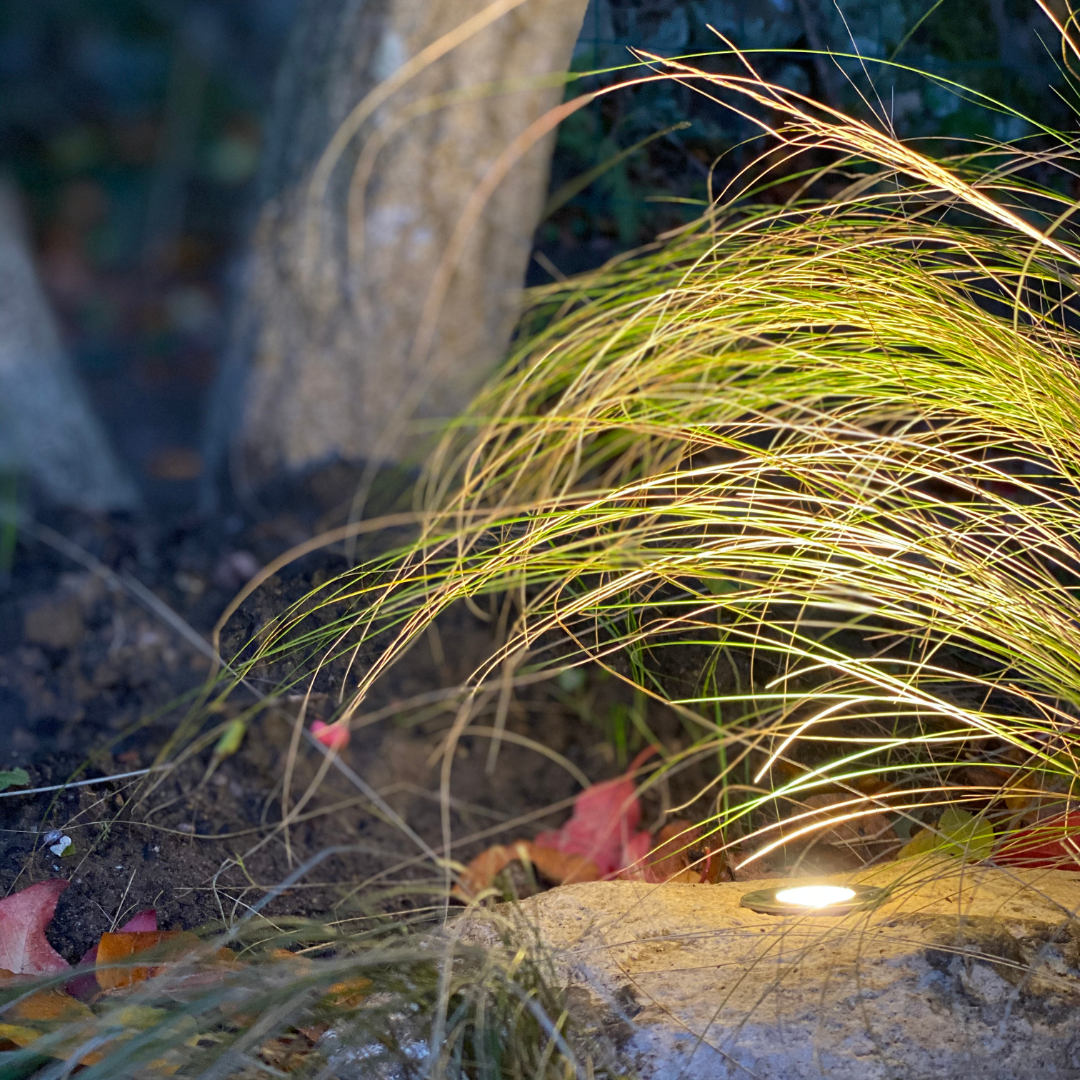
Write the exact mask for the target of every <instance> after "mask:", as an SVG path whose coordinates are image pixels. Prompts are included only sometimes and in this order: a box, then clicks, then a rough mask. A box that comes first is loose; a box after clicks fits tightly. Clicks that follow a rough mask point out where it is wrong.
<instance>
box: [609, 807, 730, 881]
mask: <svg viewBox="0 0 1080 1080" xmlns="http://www.w3.org/2000/svg"><path fill="white" fill-rule="evenodd" d="M625 876H628V877H629V876H633V877H637V878H640V879H643V880H645V881H651V882H655V883H659V882H670V881H674V882H679V883H682V884H688V885H697V884H700V883H702V882H710V883H711V884H714V885H715V884H716V883H717V882H719V881H731V880H733V875H732V874H731V871H730V869H729V867H728V865H727V860H726V859H725V858H724V855H723V853H722V852H719V851H713V850H711V848H710V847H709V843H708V839H706V840H704V841H703V840H702V839H701V829H700V828H699V827H698V826H697V825H693V824H691V823H690V822H689V821H680V820H678V819H676V820H674V821H669V822H668V823H667V824H666V825H665V826H664V827H663V828H662V829H661V830H660V831H659V832H658V833H657V834H656V839H655V841H654V842H653V846H652V850H651V851H650V852H649V854H648V855H647V856H646V857H645V859H643V860H642V864H641V865H639V866H638V867H636V868H634V869H632V870H631V871H630V872H629V873H628V874H627V875H625Z"/></svg>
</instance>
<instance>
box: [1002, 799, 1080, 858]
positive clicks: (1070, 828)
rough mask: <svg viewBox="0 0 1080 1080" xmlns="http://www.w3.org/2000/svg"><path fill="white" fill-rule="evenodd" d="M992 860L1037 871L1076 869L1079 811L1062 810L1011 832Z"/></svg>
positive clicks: (1079, 831)
mask: <svg viewBox="0 0 1080 1080" xmlns="http://www.w3.org/2000/svg"><path fill="white" fill-rule="evenodd" d="M994 861H995V862H996V863H998V864H999V865H1001V866H1019V867H1028V868H1030V869H1038V870H1046V869H1051V870H1080V810H1066V811H1065V812H1064V813H1063V814H1058V815H1057V816H1055V817H1052V818H1046V819H1045V820H1043V821H1040V822H1038V823H1037V824H1035V825H1030V826H1028V827H1027V828H1025V829H1019V830H1017V831H1016V832H1013V833H1011V834H1010V835H1009V836H1008V837H1007V838H1006V839H1005V840H1004V842H1003V843H1002V844H1001V846H1000V847H999V848H998V850H997V851H996V852H995V853H994Z"/></svg>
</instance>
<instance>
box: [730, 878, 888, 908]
mask: <svg viewBox="0 0 1080 1080" xmlns="http://www.w3.org/2000/svg"><path fill="white" fill-rule="evenodd" d="M884 898H885V890H884V889H878V888H875V887H874V886H872V885H783V886H781V887H780V888H777V889H758V890H757V891H756V892H750V893H747V894H746V895H745V896H744V897H743V898H742V899H741V900H740V901H739V904H740V905H741V906H742V907H745V908H749V909H750V910H751V911H757V912H760V913H761V914H762V915H846V914H847V913H848V912H849V911H860V910H862V909H863V908H872V907H876V906H877V905H878V904H879V903H881V901H882V900H883V899H884Z"/></svg>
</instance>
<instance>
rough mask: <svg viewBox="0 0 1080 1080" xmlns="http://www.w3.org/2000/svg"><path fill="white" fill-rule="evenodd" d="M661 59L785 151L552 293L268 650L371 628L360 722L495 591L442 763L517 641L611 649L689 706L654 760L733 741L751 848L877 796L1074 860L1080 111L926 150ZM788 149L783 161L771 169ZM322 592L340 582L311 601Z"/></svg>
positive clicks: (866, 808) (555, 660)
mask: <svg viewBox="0 0 1080 1080" xmlns="http://www.w3.org/2000/svg"><path fill="white" fill-rule="evenodd" d="M644 59H646V60H648V61H649V62H650V63H653V64H654V65H655V66H657V67H660V66H661V65H663V67H664V70H666V71H668V72H669V73H670V74H672V76H673V77H676V78H678V79H680V80H683V81H685V82H687V83H688V84H690V85H693V86H695V87H697V88H699V89H701V90H702V91H703V92H705V93H707V94H710V95H712V96H714V97H716V98H717V100H718V101H721V102H723V103H724V104H727V105H729V106H730V107H732V108H735V109H738V110H739V111H740V112H742V113H743V114H744V115H747V116H754V117H756V118H757V122H758V123H759V124H760V125H761V126H762V128H763V129H765V130H766V132H767V134H769V135H770V137H771V138H772V139H773V141H774V142H775V143H778V144H779V147H780V150H779V151H777V150H776V149H775V147H773V148H772V152H771V153H770V155H769V157H768V158H767V159H763V161H764V162H766V163H767V164H763V166H762V170H761V171H760V172H759V173H757V174H753V175H751V174H749V173H748V174H744V175H743V176H741V177H740V178H739V179H738V184H739V191H740V192H742V194H738V193H735V191H734V186H733V187H732V188H731V189H729V190H728V191H725V192H724V193H722V194H721V195H720V196H719V197H718V198H716V199H715V200H714V201H713V202H712V203H711V204H710V206H709V207H708V210H707V212H706V213H705V214H704V216H703V217H702V218H701V219H700V220H699V221H697V222H696V223H695V224H694V225H692V226H690V227H687V228H685V229H683V230H680V231H678V232H677V234H675V235H672V236H669V237H667V238H665V239H663V240H662V241H661V242H658V243H657V244H655V245H653V246H652V247H651V248H649V249H647V250H645V251H643V252H639V253H637V254H635V255H633V256H631V257H626V258H623V259H621V260H617V261H616V262H614V263H612V264H610V265H609V266H607V267H605V268H603V269H601V270H600V271H598V272H595V273H592V274H588V275H585V276H583V277H579V278H576V279H572V280H570V281H567V282H564V283H558V284H555V285H552V286H550V287H547V288H543V289H539V290H537V291H535V292H534V293H533V294H532V297H531V308H530V310H529V312H528V313H527V315H526V318H525V320H524V322H523V331H522V333H521V335H520V337H519V341H518V345H517V348H516V350H515V352H514V354H513V355H512V356H511V357H510V358H509V360H508V362H507V364H506V365H505V367H504V368H503V370H502V372H501V373H500V374H499V376H498V377H497V378H496V379H495V380H494V381H493V382H492V383H491V384H490V386H489V387H488V388H487V390H486V391H485V392H484V393H483V394H481V396H480V397H479V398H478V399H477V401H476V402H475V404H474V406H473V408H472V410H471V412H470V413H469V414H468V415H467V416H466V417H464V418H463V419H462V420H461V421H460V422H459V423H457V424H456V425H455V427H454V428H453V430H451V431H450V432H449V433H448V435H447V436H446V438H445V439H444V441H443V443H442V445H441V447H440V448H439V450H438V452H437V453H436V455H435V456H434V458H433V460H432V462H431V465H430V467H429V470H428V472H427V474H426V477H425V481H424V484H423V485H422V489H421V499H422V508H423V520H424V527H423V531H422V535H421V536H420V538H419V539H418V540H417V541H416V542H415V544H413V545H411V546H408V547H407V548H405V549H404V550H400V551H397V552H395V553H394V554H392V555H390V556H386V557H383V558H382V559H380V560H377V561H374V562H371V563H369V564H368V565H366V566H363V567H361V568H360V569H359V570H358V571H356V572H354V573H351V574H347V575H345V576H344V577H342V578H339V579H337V580H336V581H335V582H334V583H332V584H330V585H328V586H324V587H323V589H322V590H321V591H320V592H319V593H318V594H316V595H315V596H314V597H309V598H308V599H307V601H305V603H304V604H302V605H297V606H295V607H293V608H291V609H290V610H288V611H286V612H284V613H283V614H282V615H281V616H280V618H279V619H278V620H277V622H276V623H275V624H273V625H271V626H270V627H267V628H265V629H264V632H263V637H262V638H261V648H260V652H259V657H258V658H259V659H260V660H266V659H268V658H274V657H280V656H283V655H286V654H290V655H292V656H294V657H295V656H300V657H301V658H302V659H303V664H304V665H305V666H304V670H306V671H308V672H309V673H310V670H311V663H312V662H313V661H314V662H315V666H316V667H318V665H319V663H322V662H323V661H325V660H326V659H328V658H330V657H333V656H341V655H354V654H353V653H352V652H351V651H352V650H355V649H356V648H357V646H358V644H359V643H361V642H365V641H371V640H372V639H374V638H375V637H376V635H383V636H380V637H379V640H380V641H381V642H383V643H385V644H384V645H382V646H380V651H379V653H378V656H377V659H376V660H375V662H374V663H373V664H371V665H370V666H369V667H368V668H367V669H366V670H363V671H358V670H356V669H355V668H354V669H353V671H352V676H351V677H352V680H353V681H352V684H351V685H350V686H349V687H348V688H347V691H346V692H343V694H342V696H341V699H340V708H339V711H338V713H337V714H336V722H337V723H338V724H340V725H342V726H345V725H348V724H349V723H350V721H352V720H353V719H355V718H356V717H357V715H358V714H359V710H360V708H361V703H362V702H363V701H364V698H365V696H366V695H367V693H368V692H369V690H370V689H371V688H372V687H373V686H374V685H375V683H376V682H377V680H378V679H379V678H380V677H381V676H382V675H383V674H384V673H385V672H386V671H387V670H388V669H389V668H390V667H391V666H392V665H393V664H395V663H396V662H397V661H398V660H399V659H400V658H401V657H402V656H403V655H404V653H405V651H406V650H407V649H408V648H409V646H410V645H411V644H412V643H413V642H414V641H415V640H416V639H417V637H418V635H420V634H421V633H422V632H423V631H424V630H425V628H426V627H427V626H428V625H429V624H430V623H431V622H432V621H433V620H434V619H435V618H436V617H437V616H438V615H439V614H440V613H441V612H443V611H444V610H446V608H447V607H448V606H449V605H451V604H454V603H456V602H459V601H464V602H467V603H475V601H476V599H477V598H478V597H481V596H491V595H493V594H497V595H500V596H504V597H509V598H510V601H511V602H512V604H513V605H514V607H513V611H514V617H513V618H511V619H510V620H509V623H508V630H507V634H506V637H505V642H504V644H503V645H502V647H501V648H500V649H499V650H498V651H497V652H496V653H495V654H493V655H492V656H491V657H490V658H489V660H488V661H487V662H486V663H485V664H484V665H482V666H481V667H479V668H478V669H477V670H476V672H475V673H474V675H473V677H472V679H471V680H470V683H469V684H468V686H466V687H464V688H463V692H462V698H461V706H460V708H459V709H458V712H457V715H456V720H455V722H454V724H453V727H452V728H451V730H450V732H449V734H448V736H447V738H446V740H445V742H444V746H443V749H444V758H443V760H444V769H443V779H444V781H448V779H449V776H450V768H451V763H452V760H453V750H454V746H455V745H456V743H457V741H458V739H459V738H460V737H461V736H462V735H463V734H464V733H465V732H467V730H468V728H469V725H470V724H471V723H472V722H473V720H474V719H475V717H476V716H477V714H478V711H479V708H480V704H481V703H482V704H484V706H485V707H487V708H490V709H494V710H495V711H496V723H495V727H496V729H498V727H499V725H500V724H501V723H504V722H505V708H502V709H501V715H500V712H499V710H500V708H501V707H500V706H499V705H498V701H499V700H500V695H499V691H498V686H499V685H505V683H506V679H507V673H508V672H510V673H514V674H516V675H517V676H521V677H528V678H535V677H538V676H539V675H542V674H543V673H544V672H550V673H551V674H555V673H556V672H558V671H564V670H566V669H567V668H569V667H573V666H576V665H585V664H589V663H597V664H600V665H603V666H605V667H608V668H609V669H610V670H612V671H614V672H615V673H616V674H617V675H618V676H619V677H620V678H622V679H624V680H626V681H628V682H630V683H631V684H633V685H634V687H635V688H636V689H637V691H638V692H639V693H643V694H645V695H647V696H648V697H649V698H651V699H653V700H654V701H656V702H658V703H660V704H662V705H664V706H667V707H670V708H671V709H672V710H674V711H675V712H676V713H677V714H678V715H679V716H680V717H681V718H682V720H683V722H684V724H685V725H686V727H687V730H689V731H691V732H692V733H693V740H692V744H691V745H690V746H689V748H687V747H686V746H683V748H682V749H681V750H679V751H678V752H677V753H674V752H673V753H669V754H668V755H667V756H666V757H665V758H664V759H663V760H662V761H661V764H660V767H659V769H658V770H657V772H656V773H655V774H654V779H655V778H658V777H660V776H662V775H663V774H664V773H665V772H671V771H672V770H675V769H678V768H681V767H682V766H683V765H684V764H685V763H686V762H687V761H688V760H689V759H691V758H694V759H697V760H698V761H699V762H700V761H708V762H711V763H714V777H713V779H712V781H711V783H710V785H709V788H708V790H709V792H710V793H711V794H713V795H715V801H714V804H713V807H714V809H713V812H712V814H711V816H710V817H709V820H708V823H707V824H708V827H709V828H710V829H711V830H712V832H713V835H714V839H715V841H716V842H717V843H718V844H720V845H721V846H731V845H733V844H734V843H735V841H736V839H738V841H739V847H738V851H737V856H738V859H739V860H740V863H739V865H741V866H742V867H744V868H745V867H747V866H748V865H750V864H751V863H753V862H754V861H756V860H760V859H761V858H763V857H764V856H766V855H768V854H769V852H770V851H771V850H772V849H773V848H774V847H777V846H780V845H783V844H786V843H789V842H790V841H791V838H792V833H793V830H794V832H795V833H796V834H798V835H800V836H802V835H809V834H812V833H814V832H815V831H818V832H820V831H821V830H825V829H836V828H837V827H839V826H841V825H844V824H845V823H847V824H849V825H850V824H851V823H857V822H858V821H860V820H862V819H869V818H871V817H872V818H873V819H874V820H875V821H876V820H880V815H882V814H885V815H887V816H888V820H889V821H890V822H892V823H894V824H895V825H896V826H897V831H898V832H900V833H901V835H902V836H905V837H906V836H907V835H909V834H910V833H911V832H916V833H917V832H918V831H919V830H925V832H924V833H923V834H922V837H921V840H920V842H919V843H917V844H916V845H915V847H914V848H913V849H912V850H913V851H923V852H926V851H930V850H933V849H934V848H935V846H936V847H937V848H938V849H940V850H943V851H951V852H953V853H954V854H955V853H956V852H957V851H961V850H963V851H968V853H969V854H974V855H977V856H978V857H980V858H981V857H984V856H986V855H988V854H991V853H992V852H993V851H1000V850H1001V845H1002V844H1003V843H1005V842H1006V841H1007V839H1008V837H1009V836H1015V835H1019V836H1020V838H1021V841H1023V838H1024V837H1025V836H1026V835H1028V834H1026V833H1025V832H1024V830H1025V829H1028V830H1030V829H1031V828H1033V827H1034V826H1035V825H1036V824H1039V823H1041V824H1040V825H1039V827H1040V828H1041V829H1042V830H1043V831H1042V832H1041V833H1040V834H1039V840H1040V842H1042V841H1046V842H1047V843H1049V844H1050V847H1051V848H1054V846H1055V844H1056V845H1057V849H1060V850H1059V851H1058V853H1059V854H1061V855H1062V857H1063V859H1064V863H1065V864H1070V863H1071V856H1070V855H1069V853H1068V851H1067V850H1066V849H1067V848H1068V846H1069V845H1068V843H1065V842H1064V841H1065V840H1066V839H1067V835H1066V834H1068V833H1069V831H1070V828H1071V825H1072V824H1073V822H1072V819H1071V817H1070V815H1069V813H1068V809H1069V804H1070V802H1071V799H1072V789H1073V783H1074V778H1075V777H1076V775H1077V772H1076V760H1075V757H1074V745H1075V742H1074V731H1075V725H1076V718H1077V715H1078V707H1080V595H1078V589H1080V559H1078V556H1080V547H1078V540H1080V537H1078V529H1080V492H1078V488H1077V480H1078V477H1080V443H1078V441H1077V431H1078V430H1080V380H1078V378H1077V374H1078V372H1077V357H1076V351H1077V350H1076V346H1077V343H1078V341H1080V337H1078V335H1077V330H1076V327H1077V316H1078V312H1077V310H1076V308H1077V302H1076V301H1077V297H1076V277H1075V274H1076V273H1077V270H1078V266H1080V260H1078V256H1077V252H1080V244H1078V240H1077V238H1076V236H1075V235H1074V229H1073V225H1072V218H1071V215H1072V213H1073V211H1074V209H1075V206H1074V203H1073V201H1072V199H1071V197H1070V196H1068V195H1066V194H1063V193H1062V192H1065V191H1069V190H1071V187H1070V185H1071V184H1072V177H1073V173H1072V171H1071V170H1072V169H1074V168H1075V152H1074V149H1073V147H1072V144H1071V143H1070V142H1069V141H1068V140H1067V139H1065V138H1064V137H1058V136H1055V135H1054V134H1053V133H1052V132H1047V131H1043V132H1040V133H1039V135H1038V137H1037V138H1033V139H1032V141H1031V146H1030V147H1029V148H1027V149H1024V148H1022V147H1017V146H998V145H980V146H977V147H975V148H973V149H971V150H969V151H968V152H966V153H965V154H963V155H961V156H955V157H952V158H947V159H941V160H938V159H935V158H932V157H929V156H926V155H925V154H924V153H923V152H921V151H919V150H917V149H915V148H913V147H911V146H908V145H905V144H904V143H902V142H900V141H898V140H897V139H896V138H894V137H893V136H892V135H891V134H889V133H888V131H887V130H885V127H884V126H873V125H871V124H869V123H864V122H862V121H857V120H852V119H849V118H847V117H845V116H843V115H841V114H840V113H838V112H835V111H834V110H831V109H827V108H824V107H822V106H820V105H818V104H815V103H814V102H812V101H810V100H808V99H806V98H804V97H802V96H800V95H799V94H797V93H795V92H793V91H790V90H787V89H784V88H782V87H778V86H772V85H769V84H766V83H764V82H763V81H761V80H760V79H758V78H757V76H756V75H754V74H753V72H752V71H750V70H749V69H747V71H746V73H744V74H741V75H715V74H707V73H705V72H702V71H699V70H696V69H694V68H691V67H689V66H687V65H685V64H682V63H679V62H674V61H661V60H660V59H659V58H656V57H645V58H644ZM782 160H788V161H792V162H797V164H798V166H799V170H800V187H799V194H798V196H797V197H796V198H794V199H793V200H791V201H788V202H787V203H784V204H783V205H777V204H776V203H771V204H770V203H767V202H763V201H762V199H761V192H762V191H764V190H766V189H767V187H768V184H769V175H768V173H769V170H771V169H775V168H776V163H777V161H782ZM807 162H810V166H807V165H806V163H807ZM313 605H314V606H316V607H318V606H323V605H325V606H326V608H327V609H328V610H333V611H336V612H341V611H345V610H347V607H344V606H343V605H352V614H345V615H341V614H339V615H338V617H337V618H336V619H335V621H333V622H332V623H331V624H330V625H329V629H327V628H326V627H324V628H323V629H322V630H320V631H317V632H315V631H310V630H307V631H304V632H301V630H300V627H301V623H302V622H303V620H304V619H305V618H306V617H307V616H308V615H309V614H310V612H311V610H312V607H313ZM307 625H310V624H307ZM387 634H388V635H389V636H388V637H387V636H385V635H387ZM387 642H388V643H387ZM680 651H681V652H682V653H684V654H685V653H689V654H691V655H693V656H694V657H697V658H700V668H701V678H700V679H699V682H698V685H697V687H696V689H693V690H692V691H691V692H687V691H686V690H685V689H679V688H678V687H677V686H676V684H675V683H674V681H673V680H671V679H670V678H668V677H666V675H665V671H666V670H667V668H668V667H669V666H670V665H667V664H666V661H665V657H669V656H671V655H673V654H677V653H679V652H680ZM740 657H741V658H742V659H741V660H740V659H739V658H740ZM729 669H731V670H735V671H736V672H740V673H741V676H740V677H739V678H738V679H735V680H732V679H730V678H728V679H724V678H722V677H721V676H722V673H723V671H724V670H729ZM493 688H494V689H493ZM493 702H494V703H493ZM838 793H839V794H840V795H845V794H846V796H847V797H845V798H838V797H837V795H838ZM824 794H830V796H831V798H830V799H828V800H825V802H822V801H821V796H822V795H824ZM815 795H817V796H818V797H819V800H818V803H817V804H815V803H813V802H811V803H807V802H806V800H807V799H808V798H810V797H812V796H815ZM826 803H827V808H826ZM447 805H448V804H447ZM823 808H826V809H827V812H825V809H823ZM946 813H947V814H949V815H951V816H950V817H948V818H946V817H944V815H945V814H946ZM957 815H959V817H958V816H957ZM942 821H944V822H946V825H940V822H942ZM1048 821H1049V822H1050V824H1047V822H1048ZM445 822H446V824H445V830H446V834H447V835H446V837H445V840H446V842H447V843H448V844H449V840H450V837H449V813H448V811H446V816H445ZM954 826H955V827H954ZM1047 830H1049V832H1047ZM935 836H936V837H937V840H935V839H934V837H935ZM958 836H966V837H968V838H969V840H970V838H971V837H978V838H979V840H978V843H977V844H972V843H970V842H965V843H963V844H962V843H960V842H959V841H958V840H957V837H958ZM938 841H940V842H938ZM1021 846H1022V844H1021ZM1030 846H1031V845H1030V844H1029V847H1030ZM893 850H894V851H895V848H894V849H893ZM1014 853H1015V852H1014ZM1076 868H1078V869H1080V867H1076ZM738 869H739V868H738V866H737V867H736V872H737V873H738Z"/></svg>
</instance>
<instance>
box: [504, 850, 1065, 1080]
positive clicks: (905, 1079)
mask: <svg viewBox="0 0 1080 1080" xmlns="http://www.w3.org/2000/svg"><path fill="white" fill-rule="evenodd" d="M828 880H830V881H832V882H834V883H836V884H843V883H844V882H845V880H857V881H861V882H863V883H866V884H873V885H891V886H892V887H893V889H892V892H891V894H890V898H889V900H888V901H887V902H885V903H884V904H882V905H880V906H879V907H878V908H877V909H876V910H873V911H870V912H865V911H864V912H857V913H852V914H850V915H848V916H845V917H840V918H836V917H821V916H819V917H806V916H787V917H782V918H778V917H774V916H769V915H758V914H756V913H754V912H752V911H749V910H748V909H746V908H742V907H740V906H739V900H740V898H741V897H742V896H743V895H744V894H745V893H746V892H748V891H751V890H753V889H755V888H758V887H761V886H764V885H768V886H774V885H775V886H780V885H782V884H783V882H780V881H770V882H767V883H766V882H742V883H732V884H722V885H662V886H655V885H646V884H643V883H637V882H593V883H589V884H581V885H572V886H567V887H564V888H560V889H555V890H553V891H551V892H548V893H545V894H543V895H541V896H538V897H534V898H533V899H531V900H528V901H525V902H524V904H523V908H524V911H525V912H526V914H527V916H528V917H530V918H531V919H534V920H535V922H536V924H537V927H538V930H539V933H540V937H541V939H542V940H543V941H544V942H546V943H547V944H548V945H550V946H551V947H552V948H553V950H554V951H555V954H556V957H557V961H558V963H559V965H560V967H561V970H562V971H563V973H564V974H565V975H566V976H567V977H568V979H569V981H570V983H571V984H572V985H573V987H575V990H574V991H573V992H575V993H578V992H580V991H579V990H578V989H577V988H585V989H587V990H588V992H589V993H590V994H591V995H592V996H593V998H594V999H595V1000H594V1002H593V1006H594V1007H596V1006H599V1007H600V1008H602V1009H605V1010H608V1011H609V1013H610V1014H611V1016H612V1019H613V1021H621V1028H622V1031H623V1045H622V1050H623V1053H624V1054H625V1055H626V1056H627V1057H628V1058H629V1061H630V1063H631V1064H632V1065H633V1066H634V1067H635V1068H636V1069H637V1071H638V1072H639V1073H640V1075H641V1077H642V1078H643V1080H675V1078H677V1077H682V1078H691V1077H692V1078H694V1080H720V1078H721V1077H723V1078H725V1080H726V1078H739V1080H744V1078H745V1080H811V1078H813V1080H819V1078H823V1077H828V1078H829V1080H948V1078H952V1077H965V1078H966V1077H969V1076H970V1077H979V1078H980V1080H1028V1078H1030V1080H1036V1078H1056V1077H1080V923H1078V921H1077V919H1076V910H1077V908H1078V906H1080V875H1076V874H1069V873H1065V872H1061V871H1019V872H1016V871H1008V872H1007V871H1004V870H998V869H995V868H991V867H972V866H960V865H958V864H957V863H955V862H954V861H952V860H946V861H945V862H942V863H938V864H935V865H933V866H931V867H929V868H928V867H927V865H926V864H922V865H920V866H912V865H911V864H903V863H900V864H896V863H894V864H892V865H891V866H890V867H888V868H885V869H882V870H878V871H874V872H863V873H861V874H858V875H853V876H851V877H849V878H847V879H840V878H832V879H828ZM802 883H804V884H805V879H804V880H803V882H802Z"/></svg>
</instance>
